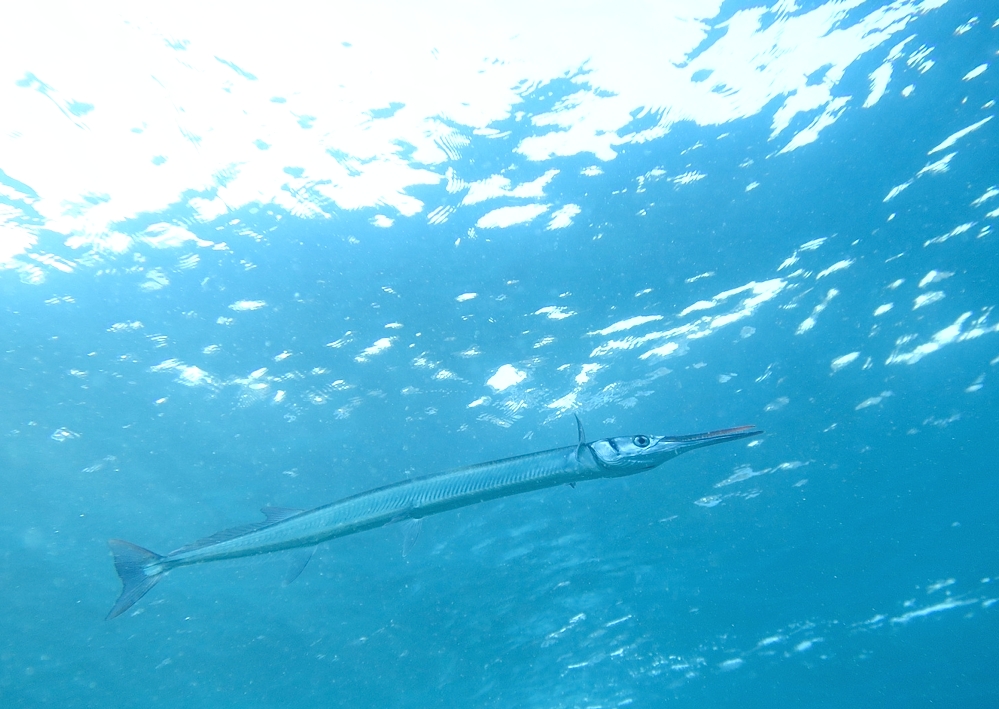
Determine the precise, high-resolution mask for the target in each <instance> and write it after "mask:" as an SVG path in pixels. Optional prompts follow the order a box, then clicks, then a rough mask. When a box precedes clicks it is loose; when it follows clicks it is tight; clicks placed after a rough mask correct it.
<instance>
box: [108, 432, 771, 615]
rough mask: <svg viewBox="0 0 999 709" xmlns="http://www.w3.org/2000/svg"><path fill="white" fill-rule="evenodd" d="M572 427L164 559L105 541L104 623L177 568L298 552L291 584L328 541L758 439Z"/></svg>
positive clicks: (284, 515)
mask: <svg viewBox="0 0 999 709" xmlns="http://www.w3.org/2000/svg"><path fill="white" fill-rule="evenodd" d="M577 423H578V419H577ZM578 429H579V441H578V443H577V444H576V445H574V446H566V447H564V448H555V449H552V450H547V451H541V452H539V453H530V454H527V455H521V456H517V457H514V458H505V459H503V460H497V461H492V462H488V463H480V464H479V465H472V466H468V467H465V468H459V469H457V470H451V471H448V472H444V473H437V474H435V475H427V476H424V477H418V478H412V479H409V480H403V481H400V482H397V483H392V484H390V485H385V486H383V487H378V488H375V489H373V490H368V491H366V492H362V493H359V494H357V495H353V496H351V497H347V498H344V499H342V500H338V501H336V502H333V503H330V504H328V505H323V506H322V507H316V508H314V509H311V510H298V509H290V508H284V507H265V508H264V509H263V510H262V511H263V513H264V516H265V519H264V520H263V521H262V522H257V523H253V524H248V525H243V526H240V527H235V528H233V529H227V530H223V531H221V532H218V533H216V534H214V535H212V536H210V537H207V538H205V539H202V540H199V541H197V542H194V543H193V544H188V545H187V546H183V547H181V548H180V549H176V550H175V551H172V552H170V553H169V554H165V555H160V554H156V553H155V552H152V551H149V550H148V549H144V548H142V547H140V546H137V545H135V544H132V543H130V542H126V541H123V540H120V539H112V540H110V541H109V542H108V544H109V546H110V547H111V551H112V553H113V555H114V562H115V569H116V570H117V572H118V575H119V577H120V578H121V581H122V586H123V589H122V593H121V596H120V597H119V598H118V601H117V602H116V603H115V605H114V607H113V608H112V609H111V612H110V613H109V614H108V619H111V618H114V617H116V616H119V615H121V614H122V613H124V612H125V611H126V610H128V609H129V608H130V607H131V606H132V605H133V604H134V603H135V602H136V601H138V600H139V599H140V598H141V597H142V596H143V595H145V593H146V592H147V591H148V590H149V589H150V588H152V587H153V586H154V585H155V584H156V583H157V582H158V581H159V580H160V579H161V578H162V577H163V575H164V574H165V573H166V572H168V571H170V570H171V569H175V568H178V567H181V566H190V565H192V564H201V563H205V562H209V561H219V560H222V559H237V558H241V557H244V556H254V555H257V554H267V553H270V552H275V551H283V550H289V549H304V550H306V552H305V554H304V556H303V557H302V561H301V562H300V564H299V565H298V566H297V567H296V568H295V569H294V570H293V573H292V575H291V577H290V580H293V579H294V577H296V576H298V574H299V573H301V571H302V569H304V568H305V565H306V564H307V563H308V561H309V559H310V558H311V556H312V551H314V549H315V546H316V545H317V544H321V543H322V542H326V541H329V540H331V539H336V538H338V537H345V536H347V535H350V534H357V533H358V532H363V531H365V530H368V529H375V528H377V527H382V526H385V525H387V524H392V523H394V522H403V521H405V520H417V521H419V520H422V519H423V518H424V517H428V516H430V515H434V514H439V513H441V512H446V511H448V510H455V509H459V508H461V507H467V506H469V505H474V504H477V503H479V502H485V501H487V500H493V499H497V498H500V497H509V496H510V495H517V494H521V493H525V492H531V491H533V490H542V489H544V488H549V487H554V486H556V485H564V484H569V485H573V486H575V484H576V483H578V482H583V481H585V480H594V479H597V478H610V477H623V476H626V475H634V474H637V473H640V472H644V471H646V470H651V469H652V468H656V467H658V466H660V465H662V464H663V463H665V462H666V461H667V460H669V459H671V458H674V457H676V456H678V455H680V454H682V453H685V452H687V451H690V450H693V449H695V448H701V447H704V446H709V445H714V444H717V443H723V442H725V441H732V440H737V439H740V438H746V437H748V436H755V435H757V434H759V433H762V432H761V431H759V430H757V429H755V428H754V427H753V426H740V427H738V428H729V429H724V430H720V431H711V432H708V433H700V434H694V435H691V436H649V435H644V434H640V435H636V436H619V437H615V438H605V439H601V440H598V441H593V442H592V443H587V442H586V440H585V434H584V433H583V427H582V424H579V426H578ZM418 529H419V528H418V526H417V527H416V531H417V533H418ZM412 541H415V535H413V536H412ZM408 545H409V544H407V546H408Z"/></svg>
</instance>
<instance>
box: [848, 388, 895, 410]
mask: <svg viewBox="0 0 999 709" xmlns="http://www.w3.org/2000/svg"><path fill="white" fill-rule="evenodd" d="M890 396H892V392H890V391H883V392H881V393H880V394H878V395H877V396H871V397H868V398H866V399H864V400H863V401H861V402H860V403H859V404H857V405H856V406H855V407H853V409H854V411H860V410H861V409H866V408H869V407H871V406H877V405H878V404H880V403H882V402H883V401H884V400H885V399H887V398H888V397H890Z"/></svg>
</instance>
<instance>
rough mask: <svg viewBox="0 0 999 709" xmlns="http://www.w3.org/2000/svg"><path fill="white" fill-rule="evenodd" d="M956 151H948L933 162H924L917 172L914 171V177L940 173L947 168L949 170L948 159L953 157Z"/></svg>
mask: <svg viewBox="0 0 999 709" xmlns="http://www.w3.org/2000/svg"><path fill="white" fill-rule="evenodd" d="M955 155H957V153H948V154H947V155H944V156H943V157H942V158H940V159H939V160H937V161H935V162H929V163H926V164H925V165H924V166H923V167H922V168H920V170H919V172H917V173H916V177H922V176H923V175H940V174H943V173H945V172H947V171H948V170H950V161H951V160H953V159H954V156H955Z"/></svg>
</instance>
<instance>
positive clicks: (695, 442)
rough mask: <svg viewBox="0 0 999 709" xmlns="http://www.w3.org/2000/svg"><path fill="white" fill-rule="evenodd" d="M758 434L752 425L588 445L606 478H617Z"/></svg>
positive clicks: (605, 441) (640, 435)
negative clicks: (717, 444)
mask: <svg viewBox="0 0 999 709" xmlns="http://www.w3.org/2000/svg"><path fill="white" fill-rule="evenodd" d="M760 433H763V432H762V431H760V430H758V429H757V428H756V427H755V426H739V427H737V428H726V429H722V430H720V431H710V432H708V433H695V434H693V435H689V436H651V435H647V434H644V433H640V434H638V435H635V436H617V437H615V438H604V439H602V440H599V441H593V442H592V443H590V444H588V445H589V448H590V450H591V451H592V452H593V456H594V457H595V458H596V460H597V463H598V464H599V465H600V467H601V468H603V469H604V470H605V471H607V476H608V477H619V476H624V475H632V474H634V473H640V472H642V471H644V470H651V469H652V468H656V467H658V466H660V465H662V464H663V463H665V462H666V461H668V460H670V459H671V458H675V457H676V456H678V455H680V454H682V453H686V452H687V451H690V450H694V449H695V448H703V447H705V446H711V445H714V444H716V443H724V442H725V441H734V440H737V439H739V438H746V437H748V436H756V435H758V434H760Z"/></svg>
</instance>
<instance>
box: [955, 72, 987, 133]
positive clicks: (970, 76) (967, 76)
mask: <svg viewBox="0 0 999 709" xmlns="http://www.w3.org/2000/svg"><path fill="white" fill-rule="evenodd" d="M988 68H989V65H988V64H979V65H978V66H976V67H975V68H974V69H972V70H971V71H969V72H968V73H967V74H965V75H964V76H962V77H961V81H971V80H972V79H975V78H978V77H979V76H981V75H982V74H984V73H985V72H986V71H988ZM989 118H992V116H989ZM986 120H988V119H986Z"/></svg>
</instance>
